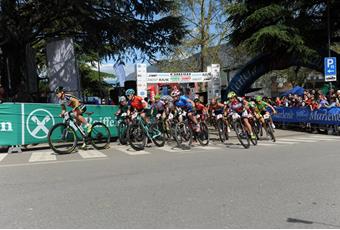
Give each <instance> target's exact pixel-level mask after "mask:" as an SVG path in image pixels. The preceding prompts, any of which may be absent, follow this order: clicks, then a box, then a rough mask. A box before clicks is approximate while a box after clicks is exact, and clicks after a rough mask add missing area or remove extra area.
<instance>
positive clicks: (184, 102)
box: [175, 95, 192, 109]
mask: <svg viewBox="0 0 340 230" xmlns="http://www.w3.org/2000/svg"><path fill="white" fill-rule="evenodd" d="M188 100H189V98H188V97H187V96H185V95H183V96H180V97H179V99H178V100H177V101H176V102H175V105H176V106H178V107H180V108H188V109H191V108H192V104H191V103H190V102H188Z"/></svg>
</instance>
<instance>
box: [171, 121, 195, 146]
mask: <svg viewBox="0 0 340 230" xmlns="http://www.w3.org/2000/svg"><path fill="white" fill-rule="evenodd" d="M174 135H175V139H176V142H177V145H178V146H182V145H186V144H187V145H188V146H191V143H192V131H191V129H190V128H189V127H188V125H187V124H186V123H185V122H179V123H177V124H176V127H175V132H174Z"/></svg>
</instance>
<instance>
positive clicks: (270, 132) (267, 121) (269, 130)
mask: <svg viewBox="0 0 340 230" xmlns="http://www.w3.org/2000/svg"><path fill="white" fill-rule="evenodd" d="M263 119H264V123H265V124H266V133H267V134H268V135H269V137H270V138H271V140H272V141H273V142H275V141H276V138H275V135H274V129H273V127H272V124H271V119H270V115H269V114H268V113H266V114H264V115H263Z"/></svg>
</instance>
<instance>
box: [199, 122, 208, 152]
mask: <svg viewBox="0 0 340 230" xmlns="http://www.w3.org/2000/svg"><path fill="white" fill-rule="evenodd" d="M199 125H200V132H199V133H197V139H198V141H199V143H200V144H201V145H203V146H205V145H208V144H209V130H208V126H207V125H206V124H205V123H204V122H200V124H199Z"/></svg>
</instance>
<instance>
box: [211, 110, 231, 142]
mask: <svg viewBox="0 0 340 230" xmlns="http://www.w3.org/2000/svg"><path fill="white" fill-rule="evenodd" d="M214 117H215V116H214ZM216 124H217V125H216V129H217V130H218V137H219V139H220V141H221V142H222V143H225V142H226V140H228V139H229V133H228V127H227V125H226V121H225V120H224V117H223V114H217V116H216Z"/></svg>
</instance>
